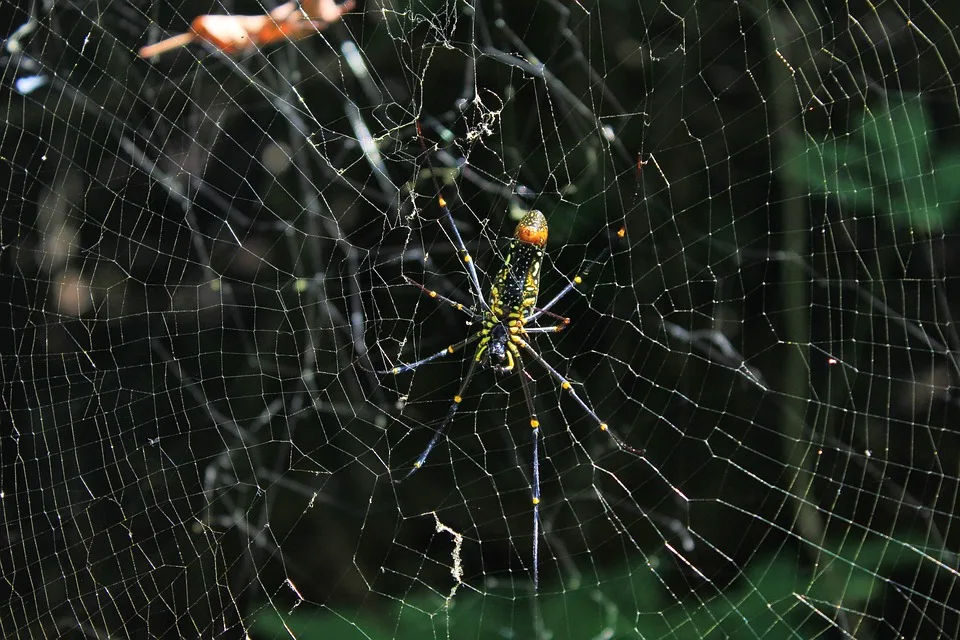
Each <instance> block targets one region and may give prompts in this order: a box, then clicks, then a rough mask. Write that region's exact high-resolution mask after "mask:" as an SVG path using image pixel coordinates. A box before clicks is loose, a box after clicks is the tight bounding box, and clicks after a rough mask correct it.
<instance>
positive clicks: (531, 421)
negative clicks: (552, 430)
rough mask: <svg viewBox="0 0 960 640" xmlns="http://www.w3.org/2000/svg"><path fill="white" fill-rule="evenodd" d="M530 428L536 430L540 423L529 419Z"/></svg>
mask: <svg viewBox="0 0 960 640" xmlns="http://www.w3.org/2000/svg"><path fill="white" fill-rule="evenodd" d="M530 426H531V427H533V428H534V429H536V428H538V427H539V426H540V421H539V420H537V419H536V418H531V419H530Z"/></svg>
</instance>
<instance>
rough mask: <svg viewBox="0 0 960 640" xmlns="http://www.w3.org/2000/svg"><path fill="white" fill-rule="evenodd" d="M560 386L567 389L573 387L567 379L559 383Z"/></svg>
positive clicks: (569, 389)
mask: <svg viewBox="0 0 960 640" xmlns="http://www.w3.org/2000/svg"><path fill="white" fill-rule="evenodd" d="M560 386H561V387H562V388H563V389H566V390H567V391H571V390H572V389H573V386H572V385H571V384H570V381H569V380H564V381H563V382H561V383H560Z"/></svg>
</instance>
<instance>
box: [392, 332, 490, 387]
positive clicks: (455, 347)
mask: <svg viewBox="0 0 960 640" xmlns="http://www.w3.org/2000/svg"><path fill="white" fill-rule="evenodd" d="M481 335H483V332H482V331H480V332H477V333H475V334H473V335H472V336H470V337H469V338H467V339H466V340H461V341H460V342H458V343H456V344H452V345H450V346H449V347H445V348H443V349H442V350H440V351H438V352H436V353H435V354H433V355H432V356H427V357H426V358H423V359H422V360H417V361H416V362H411V363H410V364H402V365H400V366H399V367H394V368H392V369H385V370H383V371H374V373H376V374H377V375H380V376H386V375H399V374H401V373H406V372H407V371H413V370H414V369H416V368H417V367H419V366H420V365H422V364H427V363H428V362H433V361H434V360H439V359H440V358H442V357H444V356H449V355H451V354H453V353H456V352H457V351H459V350H460V349H463V348H464V347H465V346H467V345H468V344H471V343H473V342H476V341H477V340H479V339H480V336H481Z"/></svg>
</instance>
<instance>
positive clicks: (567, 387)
mask: <svg viewBox="0 0 960 640" xmlns="http://www.w3.org/2000/svg"><path fill="white" fill-rule="evenodd" d="M518 344H520V346H521V347H523V348H524V349H526V350H527V353H529V354H530V356H531V357H532V358H533V359H534V360H536V361H537V363H538V364H539V365H540V366H541V367H543V368H544V369H546V370H547V373H549V374H550V375H551V376H553V378H554V380H556V381H557V382H558V383H559V384H560V388H561V389H563V390H564V391H566V392H567V393H569V394H570V397H571V398H573V399H574V400H575V401H576V403H577V404H578V405H580V408H581V409H583V410H584V412H586V414H587V415H589V416H590V417H591V418H593V419H594V420H595V421H596V423H597V426H599V427H600V431H603V432H604V433H606V434H607V435H608V436H610V438H611V439H612V440H613V441H614V442H616V443H617V446H618V447H620V448H621V449H622V450H624V451H628V452H630V453H632V454H634V455H637V456H640V457H643V452H642V451H640V450H638V449H635V448H633V447H631V446H630V445H628V444H627V443H626V442H624V441H623V440H622V439H621V438H620V436H618V435H617V434H615V433H614V432H613V431H612V430H611V429H610V426H609V425H608V424H607V423H606V422H604V421H603V420H601V419H600V416H598V415H597V413H596V411H594V410H593V409H591V408H590V405H588V404H587V403H586V402H584V401H583V398H581V397H580V396H579V395H578V394H577V392H576V391H574V390H573V385H572V384H571V383H570V381H569V380H567V379H566V378H564V377H563V375H562V374H561V373H560V372H559V371H557V370H556V369H554V368H553V367H552V366H551V365H550V363H549V362H547V361H546V360H544V359H543V356H541V355H540V354H539V353H537V352H536V351H534V349H533V347H531V346H530V345H529V344H527V343H526V342H522V341H520V342H519V343H518Z"/></svg>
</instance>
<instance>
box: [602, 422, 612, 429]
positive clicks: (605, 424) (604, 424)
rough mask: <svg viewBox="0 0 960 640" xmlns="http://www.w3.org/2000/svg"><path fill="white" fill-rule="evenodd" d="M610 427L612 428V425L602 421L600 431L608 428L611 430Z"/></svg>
mask: <svg viewBox="0 0 960 640" xmlns="http://www.w3.org/2000/svg"><path fill="white" fill-rule="evenodd" d="M609 429H610V427H609V426H608V425H607V423H606V422H601V423H600V431H607V430H609Z"/></svg>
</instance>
